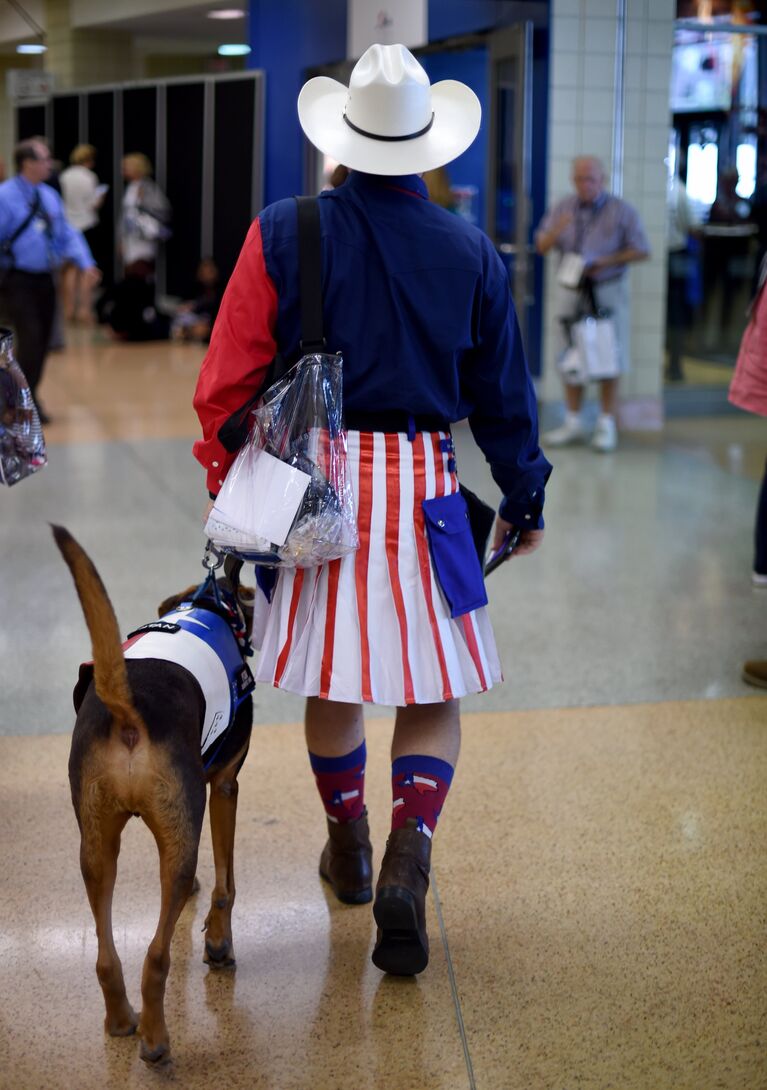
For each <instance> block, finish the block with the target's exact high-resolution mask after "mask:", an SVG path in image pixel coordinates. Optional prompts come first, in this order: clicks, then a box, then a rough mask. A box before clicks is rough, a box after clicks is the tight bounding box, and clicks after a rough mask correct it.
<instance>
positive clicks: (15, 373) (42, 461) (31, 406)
mask: <svg viewBox="0 0 767 1090" xmlns="http://www.w3.org/2000/svg"><path fill="white" fill-rule="evenodd" d="M47 461H48V457H47V454H46V451H45V439H44V437H43V429H42V427H41V426H40V417H39V415H38V412H37V406H36V405H35V402H34V400H33V398H32V394H31V393H30V389H29V385H28V383H27V380H26V378H25V377H24V373H23V372H22V370H21V368H20V367H19V365H18V363H16V360H15V359H14V356H13V335H12V334H11V331H10V330H9V329H0V484H6V485H12V484H16V483H17V481H21V480H23V479H24V477H29V476H30V475H31V474H32V473H37V471H38V470H39V469H42V468H43V466H44V465H46V463H47Z"/></svg>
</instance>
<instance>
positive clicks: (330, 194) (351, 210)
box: [195, 171, 551, 528]
mask: <svg viewBox="0 0 767 1090" xmlns="http://www.w3.org/2000/svg"><path fill="white" fill-rule="evenodd" d="M319 207H320V220H321V225H322V263H323V278H322V279H323V313H324V323H325V336H326V339H327V345H328V350H329V351H333V352H336V351H340V352H341V353H342V354H343V361H344V371H343V375H344V407H345V410H346V411H347V412H350V413H351V412H354V411H358V412H385V411H390V410H400V411H405V412H407V413H409V414H412V415H414V416H418V415H428V416H435V417H438V418H439V419H442V420H445V421H447V422H455V421H458V420H463V419H464V418H466V417H468V420H469V424H470V426H471V429H472V432H473V434H474V437H475V439H476V441H477V443H478V444H479V446H480V448H481V449H482V451H483V453H484V454H485V457H486V458H487V460H488V462H489V463H490V467H491V471H492V474H493V477H494V479H495V481H496V483H497V484H498V486H499V488H500V489H501V491H502V492H503V494H504V500H503V502H502V504H501V507H500V514H501V517H502V518H504V519H506V520H507V521H509V522H512V523H515V524H516V525H519V526H522V527H524V528H535V527H538V526H542V524H543V523H542V520H541V518H540V515H541V509H542V507H543V500H544V485H545V482H546V480H547V478H548V476H549V473H550V472H551V466H550V465H549V463H548V462H547V461H546V459H545V458H544V456H543V454H542V452H541V450H540V448H539V446H538V422H537V407H536V400H535V393H534V390H533V386H532V382H531V380H530V376H529V373H528V369H527V362H526V359H525V353H524V348H523V346H522V340H521V336H520V332H519V326H518V323H517V317H516V313H515V310H514V304H513V302H512V299H511V293H510V291H509V282H508V275H507V273H506V270H505V268H504V266H503V263H502V262H501V260H500V258H499V257H498V255H497V253H496V252H495V249H494V247H493V245H492V243H491V242H490V240H489V239H488V238H487V236H486V235H484V234H483V233H482V232H481V231H479V230H477V228H475V227H473V226H471V225H470V224H468V223H466V222H465V221H464V220H462V219H461V218H460V217H458V216H456V215H454V214H452V213H450V212H447V211H446V210H445V209H443V208H440V207H439V206H437V205H435V204H433V203H431V202H430V201H429V199H428V194H427V191H426V187H425V185H424V183H423V182H422V181H421V179H420V178H418V177H416V176H415V175H408V176H405V177H393V178H383V177H375V176H372V175H366V174H361V173H359V172H356V171H355V172H353V173H352V174H350V176H349V178H348V180H347V181H346V182H345V184H344V185H343V186H341V187H339V188H338V189H334V190H330V191H327V192H325V193H322V194H321V197H320V201H319ZM258 226H259V228H260V244H261V246H262V249H263V259H262V260H263V268H264V269H265V275H266V277H267V278H268V281H269V282H270V284H271V285H273V289H274V307H275V313H274V316H273V321H272V322H271V326H272V333H273V336H274V341H275V343H276V345H277V346H278V347H279V349H280V351H281V352H282V354H283V355H284V356H285V357H286V358H287V359H289V360H293V359H296V358H298V356H299V354H300V351H299V344H298V341H299V336H300V317H299V290H298V284H299V278H298V243H297V217H296V205H295V201H293V200H284V201H278V202H277V203H275V204H273V205H270V206H269V207H268V208H266V209H264V211H263V212H261V213H260V215H259V218H258ZM249 241H251V242H252V244H253V246H255V245H256V244H257V242H258V240H257V239H256V238H255V236H254V235H253V232H251V235H250V236H249ZM247 248H248V243H247V242H246V245H245V247H244V248H243V254H242V256H241V258H240V263H242V268H241V265H240V263H238V267H237V269H236V270H235V273H234V275H233V277H232V281H230V285H229V287H228V288H227V292H226V294H225V296H224V301H223V304H222V310H221V314H220V316H219V322H218V323H217V326H216V329H214V332H213V338H212V341H211V350H210V352H209V356H208V357H207V358H206V361H205V364H204V365H203V370H202V372H201V376H200V384H199V385H198V391H197V396H196V398H195V404H196V407H197V409H198V412H199V413H200V416H201V419H202V421H203V428H204V431H205V433H206V436H207V435H208V433H209V431H210V428H209V426H208V421H207V419H206V417H207V416H208V413H207V412H206V410H207V409H209V408H210V406H211V405H213V404H214V403H216V404H218V405H220V406H222V407H223V405H224V404H225V403H226V397H225V396H223V391H222V388H221V383H222V376H223V375H224V374H225V373H226V372H227V371H228V372H229V374H230V375H231V373H232V368H233V367H234V368H236V367H237V364H236V362H234V363H233V361H234V360H235V356H236V353H237V350H238V349H242V348H246V347H247V345H245V344H244V335H243V332H242V329H241V318H242V316H243V312H244V309H245V308H246V306H247V300H248V298H250V299H251V300H255V299H258V298H259V297H263V290H262V288H259V287H258V286H254V284H255V280H256V279H257V278H258V276H259V274H258V264H257V261H256V259H255V257H254V255H253V254H250V255H249V254H248V253H247ZM258 257H259V258H260V254H259V255H258ZM246 263H247V273H246ZM246 275H247V276H248V278H249V280H250V286H251V290H250V295H249V296H248V295H247V294H246V292H245V291H244V281H245V277H246ZM254 305H257V304H254ZM262 305H263V306H264V307H265V306H266V304H265V303H264V304H262ZM236 315H240V319H239V320H238V319H236V317H235V316H236ZM263 339H264V338H263V335H262V336H261V337H260V338H256V337H255V335H254V336H253V337H251V342H252V343H253V344H254V345H255V344H256V341H257V340H258V344H259V345H263ZM231 385H232V390H234V380H231ZM244 389H245V387H244V385H242V383H241V384H240V385H239V386H237V390H238V391H239V393H240V394H241V393H242V392H244ZM232 400H234V397H232ZM240 403H241V402H240ZM236 407H237V403H236V402H235V403H234V404H232V405H231V409H230V411H231V410H233V409H235V408H236ZM210 419H211V426H213V427H215V426H217V424H218V425H220V423H221V422H222V420H221V419H218V421H217V424H216V414H215V413H213V414H212V416H211V418H210ZM195 453H196V454H197V456H198V457H199V459H200V461H202V462H203V464H204V465H207V466H208V467H210V466H217V465H218V463H219V461H220V460H219V459H218V458H217V457H216V455H215V447H214V445H213V444H212V443H210V442H205V441H204V442H203V443H201V444H198V445H197V446H196V448H195ZM211 457H215V459H216V460H215V461H210V458H211ZM210 483H211V477H210V476H209V484H210ZM213 483H215V482H213Z"/></svg>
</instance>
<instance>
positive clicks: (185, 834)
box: [139, 783, 205, 1065]
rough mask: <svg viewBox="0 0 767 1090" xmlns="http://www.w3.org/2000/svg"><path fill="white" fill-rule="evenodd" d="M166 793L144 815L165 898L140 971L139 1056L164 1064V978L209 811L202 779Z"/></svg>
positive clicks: (166, 1044) (166, 1058) (166, 1045)
mask: <svg viewBox="0 0 767 1090" xmlns="http://www.w3.org/2000/svg"><path fill="white" fill-rule="evenodd" d="M162 792H163V794H164V795H165V796H166V797H165V798H163V800H162V803H161V805H160V806H159V807H158V808H157V809H153V812H152V813H145V814H144V815H143V816H144V821H145V822H146V823H147V825H148V826H149V828H150V829H151V830H152V833H153V834H154V837H155V840H156V841H157V847H158V849H159V852H160V883H161V887H162V900H161V904H160V919H159V921H158V924H157V930H156V932H155V934H154V937H153V939H152V941H151V943H150V944H149V949H148V951H147V955H146V958H145V960H144V969H143V972H142V976H141V996H142V1008H141V1020H140V1023H139V1033H140V1034H141V1049H140V1056H141V1059H142V1060H144V1061H146V1063H148V1064H152V1065H160V1064H165V1063H168V1062H169V1060H170V1042H169V1038H168V1027H167V1025H166V1023H165V1003H164V1000H165V982H166V980H167V978H168V970H169V969H170V943H171V939H172V938H173V932H174V930H175V927H176V922H177V920H178V918H179V916H180V914H181V910H182V909H183V907H184V905H185V904H186V902H187V899H188V898H189V895H190V893H191V891H192V885H193V883H194V874H195V870H196V869H197V849H198V846H199V842H200V831H201V829H202V818H203V814H204V812H205V786H204V784H202V783H200V784H199V791H195V792H194V794H195V796H197V795H199V796H200V797H199V798H197V797H195V798H194V799H193V800H191V799H186V798H185V797H184V795H183V794H181V793H180V792H175V793H174V794H176V797H175V798H173V799H170V800H169V799H168V797H167V796H168V795H170V794H171V793H173V792H172V791H171V788H170V786H169V785H167V784H164V785H162Z"/></svg>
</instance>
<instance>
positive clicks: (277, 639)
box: [254, 431, 501, 706]
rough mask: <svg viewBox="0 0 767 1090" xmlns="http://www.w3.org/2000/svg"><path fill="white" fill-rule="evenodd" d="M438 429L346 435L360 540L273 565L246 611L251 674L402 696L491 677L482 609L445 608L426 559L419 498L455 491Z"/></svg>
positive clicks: (330, 690) (376, 696)
mask: <svg viewBox="0 0 767 1090" xmlns="http://www.w3.org/2000/svg"><path fill="white" fill-rule="evenodd" d="M443 438H445V435H444V433H442V432H433V433H429V432H420V433H418V434H417V435H416V437H415V440H414V442H412V443H411V442H410V441H409V440H408V437H407V435H405V434H394V433H392V434H384V433H382V432H359V431H350V432H349V433H348V456H349V472H350V477H351V480H352V484H353V488H354V497H355V503H356V510H357V522H358V526H359V535H360V547H359V549H358V551H357V552H355V553H351V554H350V555H348V556H346V557H344V558H343V559H341V560H333V561H330V562H329V563H327V564H323V565H322V566H321V567H319V568H298V569H295V568H292V569H287V568H286V569H283V570H282V571H280V573H279V576H278V579H277V584H276V587H275V589H274V592H273V595H272V601H271V605H270V606H268V607H266V609H261V610H257V619H256V623H255V625H254V643H255V644H256V646H260V647H261V654H260V658H259V662H258V669H257V672H256V679H257V680H258V681H260V682H268V683H269V684H272V685H275V686H277V687H278V688H280V689H285V690H287V691H288V692H292V693H298V694H300V695H303V696H319V697H323V698H325V699H330V700H339V701H344V702H349V703H356V704H360V703H372V704H387V705H393V706H402V705H405V704H431V703H438V702H440V701H444V700H450V699H451V698H453V697H460V696H465V695H466V694H467V693H477V692H483V691H484V690H485V689H489V688H490V687H491V686H492V685H493V683H494V682H497V681H500V680H501V668H500V663H499V661H498V653H497V651H496V647H495V639H494V637H493V630H492V627H491V624H490V619H489V617H488V616H487V611H486V609H485V608H482V609H477V610H474V611H473V612H471V613H467V614H464V616H462V617H457V618H455V619H453V618H451V616H450V610H449V607H448V605H447V603H446V601H445V599H444V597H443V595H442V592H441V590H440V588H439V584H438V582H437V580H436V577H435V573H434V569H433V565H432V560H431V554H430V551H429V543H428V539H427V536H426V528H425V521H424V515H423V511H422V508H421V503H422V501H423V500H425V499H431V498H432V497H434V496H444V495H447V494H449V493H451V492H455V491H456V490H457V489H458V478H457V476H456V474H455V472H454V471H453V472H451V471H450V469H449V468H448V454H447V453H446V452H444V451H443V450H442V447H441V442H440V441H441V440H442V439H443ZM259 597H260V598H261V599H262V602H263V601H265V600H264V599H263V595H261V594H260V593H259ZM259 613H260V614H261V616H260V619H259V616H258V614H259Z"/></svg>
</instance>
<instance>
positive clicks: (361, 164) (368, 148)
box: [298, 45, 482, 175]
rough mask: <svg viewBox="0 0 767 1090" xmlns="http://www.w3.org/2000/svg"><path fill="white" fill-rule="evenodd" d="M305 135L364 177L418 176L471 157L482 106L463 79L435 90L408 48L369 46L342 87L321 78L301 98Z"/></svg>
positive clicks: (300, 116)
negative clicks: (464, 155)
mask: <svg viewBox="0 0 767 1090" xmlns="http://www.w3.org/2000/svg"><path fill="white" fill-rule="evenodd" d="M298 119H299V121H300V122H301V128H302V129H303V130H304V132H305V133H306V135H307V137H308V138H309V140H311V142H312V144H314V146H315V147H316V148H319V150H320V151H322V152H324V153H325V155H329V156H331V157H332V158H333V159H336V160H337V161H338V162H339V163H343V164H344V166H347V167H349V169H350V170H360V171H362V172H364V173H365V174H388V175H392V174H420V173H422V172H423V171H425V170H434V169H435V167H440V166H444V164H445V163H449V162H450V161H451V160H452V159H455V158H456V157H457V156H458V155H460V154H461V152H464V151H466V149H467V148H468V146H469V145H470V144H471V142H472V141H473V140H474V137H475V136H476V135H477V133H478V132H479V126H480V122H481V120H482V107H481V106H480V104H479V99H478V98H477V96H476V95H475V94H474V92H473V91H472V90H471V89H470V88H469V87H467V86H466V85H465V84H463V83H459V82H458V81H457V80H453V79H446V80H441V81H440V82H439V83H435V84H434V86H432V85H431V84H430V83H429V77H428V76H427V75H426V72H425V71H424V70H423V68H422V67H421V65H420V64H419V63H418V61H417V60H416V59H415V57H414V56H413V54H412V53H411V52H410V50H409V49H406V48H405V46H404V45H371V47H370V48H369V49H368V50H367V51H366V52H365V53H363V55H362V56H361V57H360V59H359V60H358V61H357V63H356V65H355V66H354V70H353V71H352V74H351V78H350V80H349V86H348V87H344V85H343V83H339V82H338V80H334V79H330V78H329V77H328V76H315V78H314V79H310V80H309V82H308V83H305V84H304V86H303V87H302V88H301V93H300V94H299V96H298Z"/></svg>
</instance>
